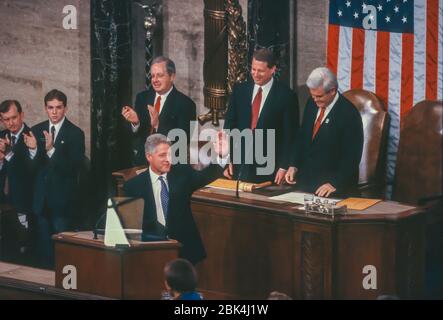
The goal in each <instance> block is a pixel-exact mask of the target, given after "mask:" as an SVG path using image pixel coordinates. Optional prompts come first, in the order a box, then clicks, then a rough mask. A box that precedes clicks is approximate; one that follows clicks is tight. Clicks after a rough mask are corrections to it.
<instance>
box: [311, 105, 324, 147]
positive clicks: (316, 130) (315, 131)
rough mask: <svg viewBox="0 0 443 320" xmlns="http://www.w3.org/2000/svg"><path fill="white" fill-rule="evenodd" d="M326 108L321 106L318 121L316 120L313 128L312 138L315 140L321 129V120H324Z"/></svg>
mask: <svg viewBox="0 0 443 320" xmlns="http://www.w3.org/2000/svg"><path fill="white" fill-rule="evenodd" d="M325 110H326V108H320V115H319V116H318V118H317V121H315V125H314V130H312V140H314V138H315V135H316V134H317V132H318V130H319V129H320V126H321V122H322V120H323V117H324V116H325Z"/></svg>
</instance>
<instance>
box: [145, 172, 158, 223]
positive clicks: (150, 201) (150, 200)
mask: <svg viewBox="0 0 443 320" xmlns="http://www.w3.org/2000/svg"><path fill="white" fill-rule="evenodd" d="M146 173H147V174H146V179H147V183H146V188H143V198H144V199H146V200H147V201H146V202H145V205H148V206H149V208H148V209H149V211H150V212H153V213H154V216H155V220H157V209H156V206H155V198H154V190H153V189H152V181H151V175H150V173H149V169H148V170H147V171H146Z"/></svg>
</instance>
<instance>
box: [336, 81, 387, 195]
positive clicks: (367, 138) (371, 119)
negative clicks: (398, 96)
mask: <svg viewBox="0 0 443 320" xmlns="http://www.w3.org/2000/svg"><path fill="white" fill-rule="evenodd" d="M343 95H344V96H345V97H346V98H347V99H348V100H349V101H351V102H352V104H353V105H354V106H355V107H356V108H357V109H358V111H359V112H360V115H361V118H362V121H363V136H364V145H363V154H362V158H361V161H360V170H359V181H358V192H359V193H360V195H361V196H364V197H369V198H382V197H383V195H384V190H385V188H386V169H385V168H386V147H387V138H388V128H389V116H388V113H387V112H386V108H385V106H384V104H383V102H382V101H381V100H380V99H379V98H378V97H377V96H376V95H375V94H374V93H372V92H369V91H365V90H360V89H354V90H349V91H346V92H344V93H343Z"/></svg>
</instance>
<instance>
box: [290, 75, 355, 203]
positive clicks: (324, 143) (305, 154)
mask: <svg viewBox="0 0 443 320" xmlns="http://www.w3.org/2000/svg"><path fill="white" fill-rule="evenodd" d="M306 85H307V86H308V88H309V91H310V94H311V98H310V99H309V100H308V102H307V104H306V108H305V111H304V115H303V121H302V124H301V128H300V131H299V133H298V135H297V138H296V143H295V148H294V155H293V159H292V166H291V167H290V168H289V169H288V171H287V173H286V176H285V179H286V182H288V183H289V184H295V183H297V187H298V188H299V189H300V190H302V191H305V192H310V193H315V194H316V195H317V196H320V197H329V196H330V195H332V194H333V195H334V196H337V195H347V194H349V193H352V192H353V190H355V188H356V187H357V184H358V170H359V164H360V159H361V155H362V150H363V124H362V120H361V116H360V113H359V112H358V110H357V109H356V108H355V107H354V105H353V104H352V103H351V102H350V101H349V100H347V99H346V98H345V97H343V96H342V95H341V94H340V93H339V92H338V83H337V78H336V76H335V75H334V73H332V71H331V70H329V69H328V68H317V69H315V70H314V71H312V73H311V74H310V75H309V77H308V80H307V81H306Z"/></svg>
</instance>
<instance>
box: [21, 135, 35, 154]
mask: <svg viewBox="0 0 443 320" xmlns="http://www.w3.org/2000/svg"><path fill="white" fill-rule="evenodd" d="M23 138H24V140H25V145H26V146H27V147H28V148H29V149H31V150H35V149H37V139H36V138H35V136H34V134H33V133H32V131H29V134H26V133H23Z"/></svg>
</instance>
